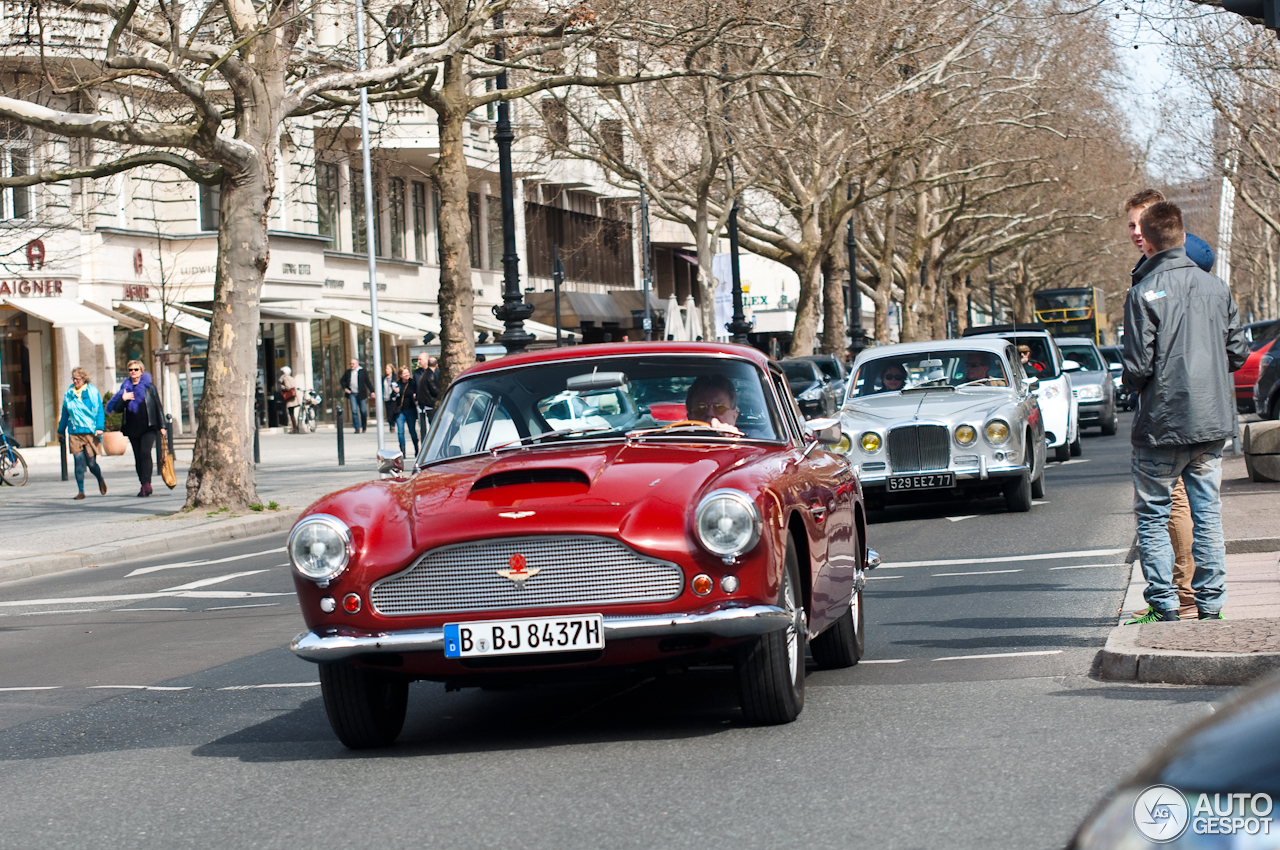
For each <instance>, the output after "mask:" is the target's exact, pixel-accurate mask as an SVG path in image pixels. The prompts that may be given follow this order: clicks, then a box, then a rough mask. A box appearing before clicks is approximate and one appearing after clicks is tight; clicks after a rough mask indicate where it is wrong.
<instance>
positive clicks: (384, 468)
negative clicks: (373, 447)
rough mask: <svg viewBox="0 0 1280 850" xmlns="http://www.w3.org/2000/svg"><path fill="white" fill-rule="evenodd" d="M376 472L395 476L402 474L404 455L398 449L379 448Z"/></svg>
mask: <svg viewBox="0 0 1280 850" xmlns="http://www.w3.org/2000/svg"><path fill="white" fill-rule="evenodd" d="M378 472H379V473H380V474H382V475H393V476H395V477H396V478H399V477H400V476H401V475H403V474H404V455H403V454H402V453H401V452H400V450H399V449H381V450H380V451H379V452H378Z"/></svg>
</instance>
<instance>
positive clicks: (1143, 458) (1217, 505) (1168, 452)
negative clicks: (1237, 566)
mask: <svg viewBox="0 0 1280 850" xmlns="http://www.w3.org/2000/svg"><path fill="white" fill-rule="evenodd" d="M1224 443H1225V441H1224V440H1216V441H1214V442H1211V443H1194V444H1192V445H1186V446H1159V447H1151V446H1134V449H1133V464H1132V471H1133V491H1134V495H1133V512H1134V514H1136V515H1137V519H1138V550H1139V552H1140V554H1141V557H1142V574H1143V576H1144V577H1145V578H1146V580H1147V589H1146V591H1145V592H1144V593H1143V596H1144V597H1146V600H1147V604H1149V605H1150V606H1151V607H1153V608H1155V609H1157V610H1160V611H1165V612H1169V611H1177V610H1178V589H1177V587H1176V586H1175V585H1174V583H1173V560H1174V554H1173V545H1172V544H1171V543H1170V541H1169V508H1170V505H1171V504H1172V501H1173V499H1172V494H1173V488H1174V486H1175V485H1176V483H1177V480H1178V479H1179V478H1181V479H1182V482H1183V484H1185V485H1186V488H1187V501H1188V502H1189V503H1190V504H1191V521H1192V524H1193V526H1194V532H1193V535H1192V537H1193V542H1192V545H1191V552H1192V555H1194V556H1195V561H1196V571H1195V575H1194V576H1193V577H1192V579H1191V589H1192V590H1193V591H1194V592H1195V597H1196V607H1197V608H1199V609H1200V611H1201V613H1205V614H1213V613H1217V612H1218V611H1220V610H1222V606H1223V603H1225V602H1226V601H1227V582H1226V559H1227V550H1226V544H1225V543H1224V542H1223V539H1222V497H1221V488H1222V447H1223V445H1224Z"/></svg>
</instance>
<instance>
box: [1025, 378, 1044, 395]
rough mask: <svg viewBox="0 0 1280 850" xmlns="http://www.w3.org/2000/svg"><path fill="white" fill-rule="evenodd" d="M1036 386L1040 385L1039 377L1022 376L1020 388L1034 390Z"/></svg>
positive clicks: (1028, 390)
mask: <svg viewBox="0 0 1280 850" xmlns="http://www.w3.org/2000/svg"><path fill="white" fill-rule="evenodd" d="M1038 386H1040V379H1039V378H1023V379H1022V388H1023V389H1025V390H1026V391H1027V392H1035V391H1036V387H1038Z"/></svg>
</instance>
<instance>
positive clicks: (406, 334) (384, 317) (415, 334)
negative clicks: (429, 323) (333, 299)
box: [319, 308, 440, 343]
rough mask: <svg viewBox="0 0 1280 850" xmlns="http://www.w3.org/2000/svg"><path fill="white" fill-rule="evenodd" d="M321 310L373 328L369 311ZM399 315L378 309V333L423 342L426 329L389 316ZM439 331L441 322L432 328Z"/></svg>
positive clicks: (333, 316)
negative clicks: (420, 328)
mask: <svg viewBox="0 0 1280 850" xmlns="http://www.w3.org/2000/svg"><path fill="white" fill-rule="evenodd" d="M319 312H320V313H321V314H322V315H325V316H328V317H329V318H331V319H339V320H340V321H343V322H346V323H347V324H349V325H355V326H356V327H360V328H366V329H368V330H373V316H371V315H369V314H368V313H365V312H362V311H360V310H330V309H328V308H326V309H323V310H320V311H319ZM398 315H400V314H398V313H384V312H382V311H381V310H379V311H378V333H380V334H387V335H388V336H394V337H399V338H400V339H402V340H411V341H413V342H418V343H420V342H422V335H423V334H424V333H425V332H426V330H419V329H418V328H417V327H415V326H414V325H406V324H402V323H401V322H398V321H396V320H395V319H392V318H389V317H390V316H398ZM410 315H412V314H410ZM422 318H423V320H427V317H426V316H423V317H422ZM410 321H414V322H415V325H416V324H421V323H419V322H417V321H416V320H413V319H410ZM427 330H431V329H430V327H428V328H427ZM439 331H440V325H439V323H437V324H436V326H435V329H434V330H432V333H439Z"/></svg>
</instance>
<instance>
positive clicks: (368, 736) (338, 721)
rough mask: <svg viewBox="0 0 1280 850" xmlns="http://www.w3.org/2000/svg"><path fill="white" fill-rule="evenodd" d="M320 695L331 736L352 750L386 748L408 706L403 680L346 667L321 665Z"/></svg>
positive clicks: (398, 727) (407, 691)
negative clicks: (322, 699)
mask: <svg viewBox="0 0 1280 850" xmlns="http://www.w3.org/2000/svg"><path fill="white" fill-rule="evenodd" d="M320 693H321V694H322V695H323V696H324V711H325V714H327V715H329V725H330V726H332V727H333V732H334V734H335V735H337V736H338V740H339V741H341V742H342V743H343V744H345V745H346V746H348V747H350V748H351V749H353V750H364V749H370V748H372V747H385V746H387V745H389V744H391V743H392V742H393V741H395V739H396V736H397V735H399V734H400V729H401V728H402V727H403V726H404V713H405V709H406V708H407V707H408V704H409V683H408V681H406V680H404V679H397V678H392V677H390V676H384V675H382V674H380V673H373V672H370V671H368V670H362V669H360V668H358V667H349V666H347V665H345V664H321V665H320Z"/></svg>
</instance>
